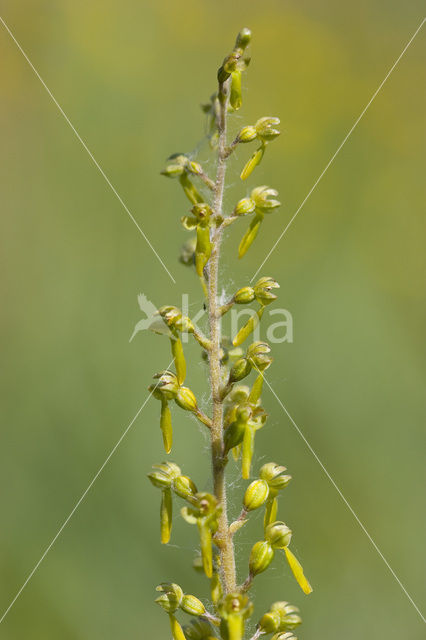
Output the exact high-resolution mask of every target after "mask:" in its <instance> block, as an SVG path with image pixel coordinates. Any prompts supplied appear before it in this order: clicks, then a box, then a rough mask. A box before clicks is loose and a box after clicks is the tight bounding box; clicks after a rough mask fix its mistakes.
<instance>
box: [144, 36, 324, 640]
mask: <svg viewBox="0 0 426 640" xmlns="http://www.w3.org/2000/svg"><path fill="white" fill-rule="evenodd" d="M250 42H251V31H250V30H249V29H247V28H245V29H242V30H241V31H240V33H239V34H238V36H237V39H236V42H235V45H234V47H233V49H232V51H231V52H230V53H229V54H228V55H227V56H226V57H225V58H224V60H223V63H222V65H221V66H220V67H219V70H218V73H217V80H218V85H217V90H216V92H215V93H214V94H213V95H212V96H211V98H210V100H209V101H208V102H207V103H206V104H204V105H202V110H203V112H204V113H205V115H206V118H207V120H208V122H207V129H208V138H209V141H210V147H211V149H212V150H213V152H214V153H215V156H216V163H215V164H216V175H215V176H214V177H212V176H209V175H208V173H207V171H206V170H205V169H204V168H203V166H202V165H201V164H200V163H199V162H197V160H196V159H194V158H193V157H192V155H189V154H185V153H175V154H172V155H171V156H170V157H169V159H168V161H167V165H166V167H165V169H164V170H163V171H162V174H163V175H165V176H166V177H169V178H175V179H176V180H177V181H178V182H179V184H180V185H181V187H182V189H183V193H184V195H185V196H186V198H187V199H188V200H189V202H190V203H191V205H190V210H189V212H185V211H182V213H183V214H184V215H182V216H181V223H182V225H183V227H184V229H186V230H188V231H190V232H191V237H190V238H189V240H187V241H186V242H185V244H184V245H183V247H182V249H181V252H180V256H179V260H180V262H181V263H182V264H184V265H186V266H188V267H189V268H193V269H194V271H195V275H196V276H197V278H198V279H199V282H200V284H201V288H202V294H203V296H204V297H205V309H206V310H207V313H208V334H207V335H206V336H205V335H204V334H203V333H202V332H201V331H200V330H199V329H198V327H197V326H196V324H195V321H194V322H193V321H192V320H191V319H190V318H189V317H187V316H184V315H183V314H182V311H181V310H180V309H179V308H178V307H176V306H174V305H169V304H166V305H164V306H162V307H160V308H159V309H158V311H157V319H156V320H155V322H153V323H152V326H150V328H151V329H152V330H153V331H154V332H155V333H157V334H160V335H163V336H166V337H167V338H168V339H169V340H170V348H171V353H172V362H173V367H172V369H174V370H169V369H167V370H163V371H160V372H159V373H157V374H155V375H154V383H153V384H152V385H151V386H150V387H149V390H150V391H151V394H152V396H153V397H154V398H155V399H156V400H159V401H160V407H161V409H160V429H161V432H162V436H163V444H164V449H165V452H166V454H169V453H170V452H171V450H172V445H173V431H172V411H171V407H172V406H173V405H176V406H177V407H178V409H181V410H183V411H184V412H186V415H190V416H193V417H195V418H196V420H198V422H200V423H201V424H202V425H204V426H205V427H207V429H208V433H209V438H210V453H211V467H212V478H211V483H210V485H211V489H210V492H209V493H208V492H199V491H198V489H197V486H196V484H195V482H194V481H193V480H192V479H191V478H190V477H189V476H187V475H184V474H183V473H182V470H181V468H180V467H179V466H178V465H177V464H175V463H174V462H162V463H161V464H156V465H153V468H152V471H151V472H150V473H149V474H148V478H149V480H150V481H151V483H152V485H153V486H154V487H155V488H157V489H159V490H160V491H161V500H160V540H161V543H163V544H167V543H168V542H169V541H170V538H171V533H172V524H173V502H174V501H175V500H176V499H177V500H181V501H183V502H184V505H183V506H182V507H181V509H180V513H181V516H182V517H183V519H184V520H185V521H186V522H188V523H189V524H192V525H196V529H195V528H194V529H195V531H196V532H197V533H198V535H196V537H195V539H196V540H197V542H196V543H195V544H196V545H197V546H198V547H199V551H197V553H196V557H195V560H194V563H193V566H194V568H195V569H196V570H198V571H200V572H202V573H203V574H205V577H206V578H207V580H208V583H209V584H208V594H209V600H210V602H211V603H212V611H211V612H210V611H208V610H207V608H206V606H205V604H204V603H203V600H202V598H199V597H198V596H196V595H192V594H185V593H184V591H183V590H182V588H181V587H180V586H179V585H178V584H176V583H163V584H161V585H160V586H159V587H157V590H158V591H159V592H160V595H159V596H158V597H157V599H156V602H157V604H158V605H159V606H160V607H161V608H162V609H163V610H164V611H165V612H166V614H167V615H168V617H169V620H170V628H171V634H172V638H173V640H214V639H216V640H219V639H221V640H244V638H247V632H246V627H247V626H248V625H247V621H248V620H249V619H250V617H251V616H252V613H253V606H254V605H253V603H252V602H251V600H250V597H249V594H248V592H249V590H250V588H251V586H252V583H253V581H254V580H255V579H256V577H257V576H258V575H259V574H262V573H264V572H265V571H267V569H268V568H269V567H270V565H271V564H272V562H273V561H274V558H275V556H276V554H277V552H280V551H282V552H283V553H284V555H285V557H286V561H287V565H288V568H289V569H290V571H291V573H292V574H293V575H294V577H295V579H296V581H297V582H298V584H299V586H300V587H301V589H302V591H303V592H304V593H305V594H308V593H310V592H311V591H312V587H311V585H310V584H309V582H308V580H307V578H306V577H305V574H304V571H303V568H302V566H301V564H300V562H299V561H298V560H297V558H296V557H295V556H294V554H293V553H292V551H291V550H290V548H289V545H290V543H291V539H292V531H291V529H290V528H289V527H288V526H287V525H286V524H285V523H284V522H282V521H281V520H279V519H278V507H279V497H280V494H281V492H282V491H283V490H284V489H285V488H286V487H287V486H288V485H289V483H290V480H291V476H290V475H289V474H288V473H287V469H286V467H285V466H283V465H281V464H277V463H275V462H267V463H266V464H263V466H262V467H261V468H260V470H258V471H257V472H256V473H255V474H253V473H252V470H253V469H255V468H256V458H255V438H256V433H257V432H258V431H259V430H260V429H262V428H263V427H264V426H265V424H266V422H267V418H268V415H267V413H266V411H265V409H264V407H263V403H262V392H263V382H264V378H265V372H266V370H267V369H268V368H269V367H270V366H271V364H272V362H273V358H272V354H271V351H272V350H271V346H270V345H269V344H268V343H267V342H264V341H263V340H255V341H254V342H251V343H250V342H249V341H248V338H250V336H251V335H252V334H253V332H254V331H255V329H256V328H257V327H258V325H259V324H260V323H261V321H262V318H263V317H264V311H265V308H266V307H267V306H268V305H269V304H271V303H273V302H274V301H275V300H276V299H277V290H278V289H279V284H278V282H277V281H276V280H275V279H274V278H272V277H271V276H262V277H261V278H260V279H259V280H258V281H257V282H256V283H255V284H253V285H251V284H247V283H244V282H242V283H240V286H239V288H237V290H236V291H235V293H234V294H233V295H232V296H231V297H230V298H229V299H228V302H225V303H224V304H223V303H221V302H220V301H219V258H220V249H221V243H222V239H223V236H224V233H225V231H226V230H227V229H228V227H229V226H231V225H232V224H238V223H239V221H240V220H241V218H244V217H246V216H252V218H251V221H250V223H249V226H248V229H247V230H246V231H245V233H244V234H243V237H242V239H241V241H240V243H239V247H238V251H237V254H238V257H239V258H242V257H244V256H245V255H246V253H247V252H248V250H249V248H250V247H251V245H252V244H253V242H254V241H255V239H256V237H257V235H258V234H259V233H260V231H261V229H262V224H263V222H264V218H265V217H266V216H267V215H269V214H270V213H273V212H274V211H276V210H277V209H278V208H279V207H280V204H281V203H280V201H279V200H278V199H277V196H278V192H277V191H276V190H275V189H272V188H270V187H268V186H265V185H260V186H255V185H254V186H253V187H251V188H250V189H249V191H248V192H247V193H248V194H249V195H247V194H246V195H244V192H243V193H241V197H240V199H239V200H238V201H237V203H236V204H235V206H234V207H233V208H231V209H230V210H229V211H226V210H225V207H224V202H223V196H224V191H225V186H226V171H227V166H228V163H230V162H231V161H232V162H234V158H231V156H232V154H233V152H234V150H235V149H236V148H237V147H238V146H239V145H246V144H250V143H254V144H255V147H254V151H253V153H252V155H251V157H250V158H249V159H248V160H247V162H246V164H245V165H244V167H243V168H242V169H241V167H239V168H238V172H239V173H240V177H241V180H243V181H245V180H247V179H249V178H250V176H251V175H252V174H253V171H254V170H255V169H256V167H257V166H258V165H259V164H260V162H261V161H262V160H263V158H264V156H265V152H266V149H267V147H268V145H269V144H270V143H271V142H272V141H273V140H275V139H276V138H277V137H278V136H279V134H280V131H279V130H278V129H277V126H278V125H279V122H280V121H279V119H278V118H276V117H271V116H265V117H261V118H259V119H258V120H257V121H256V122H255V124H253V125H250V124H249V125H247V124H245V125H244V126H243V127H242V128H241V129H240V131H239V133H238V134H237V136H236V137H235V138H234V140H233V141H232V142H228V136H227V128H228V118H229V117H232V115H233V114H234V112H235V111H237V110H239V109H241V108H242V104H243V99H242V96H243V93H242V80H243V77H244V74H245V71H246V69H247V67H248V65H249V61H250V57H249V55H248V53H247V51H248V47H249V45H250ZM251 304H254V305H256V307H255V309H254V311H253V315H251V316H250V318H249V319H248V321H247V322H245V324H243V326H242V327H240V328H239V330H238V331H237V332H236V335H234V336H230V337H225V336H223V335H222V329H221V325H222V321H223V319H224V317H225V316H226V314H227V312H228V311H230V309H232V307H233V306H234V305H251ZM194 320H195V319H194ZM139 330H140V327H139V324H138V325H136V327H135V331H134V334H133V336H134V335H136V333H138V332H139ZM182 334H188V335H191V336H192V337H193V338H194V339H195V341H196V342H197V343H198V345H200V346H201V348H202V359H203V360H204V361H205V363H206V365H207V367H208V373H209V391H210V395H211V401H210V407H209V409H206V410H205V411H204V407H203V408H201V407H200V404H199V402H198V400H197V398H196V396H195V394H194V393H193V391H192V390H191V386H187V385H188V384H189V385H191V375H194V374H193V372H192V370H191V366H188V363H187V359H186V357H185V352H184V342H185V341H184V340H183V339H182ZM133 336H132V338H133ZM191 339H192V338H191ZM246 340H247V341H248V344H246V345H244V344H243V343H245V342H246ZM187 378H188V379H189V380H188V382H187ZM242 382H243V383H244V384H241V383H242ZM196 420H192V422H196ZM188 428H192V427H191V426H190V425H189V426H188ZM196 450H197V445H196V441H195V440H194V438H192V440H191V454H192V455H194V452H195V451H196ZM200 451H201V444H200ZM230 453H232V456H230V455H229V454H230ZM233 459H234V460H233ZM237 463H238V464H241V477H242V479H243V480H249V483H248V485H247V486H246V487H245V490H244V492H243V495H242V496H241V497H240V498H239V501H240V504H241V503H242V510H241V513H240V515H239V517H238V518H237V519H236V520H234V521H233V522H230V521H229V519H228V509H229V505H228V502H229V495H228V493H229V482H228V483H227V480H226V471H227V467H228V465H229V464H234V465H235V464H237ZM253 476H254V477H253ZM204 484H205V478H203V479H202V485H204ZM259 510H261V511H262V512H263V527H262V525H260V528H261V534H260V535H259V539H258V541H257V542H255V544H254V545H253V546H252V549H251V553H250V557H249V562H248V576H247V578H246V580H245V581H244V582H242V583H240V582H239V575H238V574H237V567H236V562H235V549H234V544H235V543H234V536H236V535H237V534H238V532H239V531H240V529H242V527H243V526H244V525H245V523H246V522H247V521H248V519H249V518H250V517H251V514H252V513H253V512H254V511H259ZM190 535H191V534H190ZM195 539H194V540H195ZM277 591H278V594H277V595H278V597H282V596H281V587H280V586H278V587H277ZM181 615H185V616H190V620H189V622H188V621H186V623H185V624H184V623H183V622H182V624H181V621H180V616H181ZM301 621H302V620H301V617H300V614H299V610H298V608H297V607H295V606H294V605H290V604H289V603H288V602H286V601H283V600H278V601H277V602H275V603H273V604H272V605H271V607H270V609H269V611H267V612H266V613H264V615H263V616H262V617H261V618H260V620H259V622H258V623H257V626H256V630H255V633H254V635H253V636H252V637H251V640H257V639H258V638H260V637H261V636H263V635H266V634H274V635H273V640H296V638H295V636H294V635H293V630H294V629H296V628H297V627H298V626H299V625H300V623H301ZM253 626H254V625H253Z"/></svg>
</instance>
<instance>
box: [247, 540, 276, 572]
mask: <svg viewBox="0 0 426 640" xmlns="http://www.w3.org/2000/svg"><path fill="white" fill-rule="evenodd" d="M273 557H274V550H273V548H272V546H271V545H270V543H269V542H268V541H267V540H260V541H259V542H256V544H255V545H254V546H253V548H252V550H251V553H250V559H249V570H250V575H252V576H257V574H258V573H262V571H266V569H267V568H268V567H269V565H270V564H271V562H272V559H273Z"/></svg>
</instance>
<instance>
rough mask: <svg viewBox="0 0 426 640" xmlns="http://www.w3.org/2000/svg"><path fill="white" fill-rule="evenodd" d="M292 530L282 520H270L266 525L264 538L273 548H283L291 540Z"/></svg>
mask: <svg viewBox="0 0 426 640" xmlns="http://www.w3.org/2000/svg"><path fill="white" fill-rule="evenodd" d="M291 535H292V531H291V529H289V527H288V526H287V525H286V524H285V523H284V522H279V521H277V522H272V523H271V524H269V525H268V526H267V527H266V530H265V539H266V540H267V541H268V542H269V543H270V544H271V545H272V547H273V548H274V549H284V548H285V547H288V545H289V544H290V541H291Z"/></svg>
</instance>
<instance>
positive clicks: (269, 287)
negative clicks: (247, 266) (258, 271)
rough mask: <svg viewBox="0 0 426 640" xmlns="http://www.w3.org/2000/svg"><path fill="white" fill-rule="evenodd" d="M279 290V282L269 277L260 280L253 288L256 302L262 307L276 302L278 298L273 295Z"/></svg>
mask: <svg viewBox="0 0 426 640" xmlns="http://www.w3.org/2000/svg"><path fill="white" fill-rule="evenodd" d="M279 288H280V285H279V284H278V282H277V281H276V280H274V279H273V278H269V277H264V278H260V280H258V281H257V282H256V284H255V285H254V287H253V289H254V295H255V296H256V300H257V301H258V303H259V304H262V305H266V304H270V303H271V302H273V301H274V300H276V299H277V296H276V295H275V293H273V290H274V289H279Z"/></svg>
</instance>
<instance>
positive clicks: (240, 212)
mask: <svg viewBox="0 0 426 640" xmlns="http://www.w3.org/2000/svg"><path fill="white" fill-rule="evenodd" d="M255 208H256V204H255V202H254V200H252V198H242V200H239V201H238V202H237V204H236V205H235V209H234V211H233V214H234V216H246V215H247V214H249V213H253V211H254V210H255Z"/></svg>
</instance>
